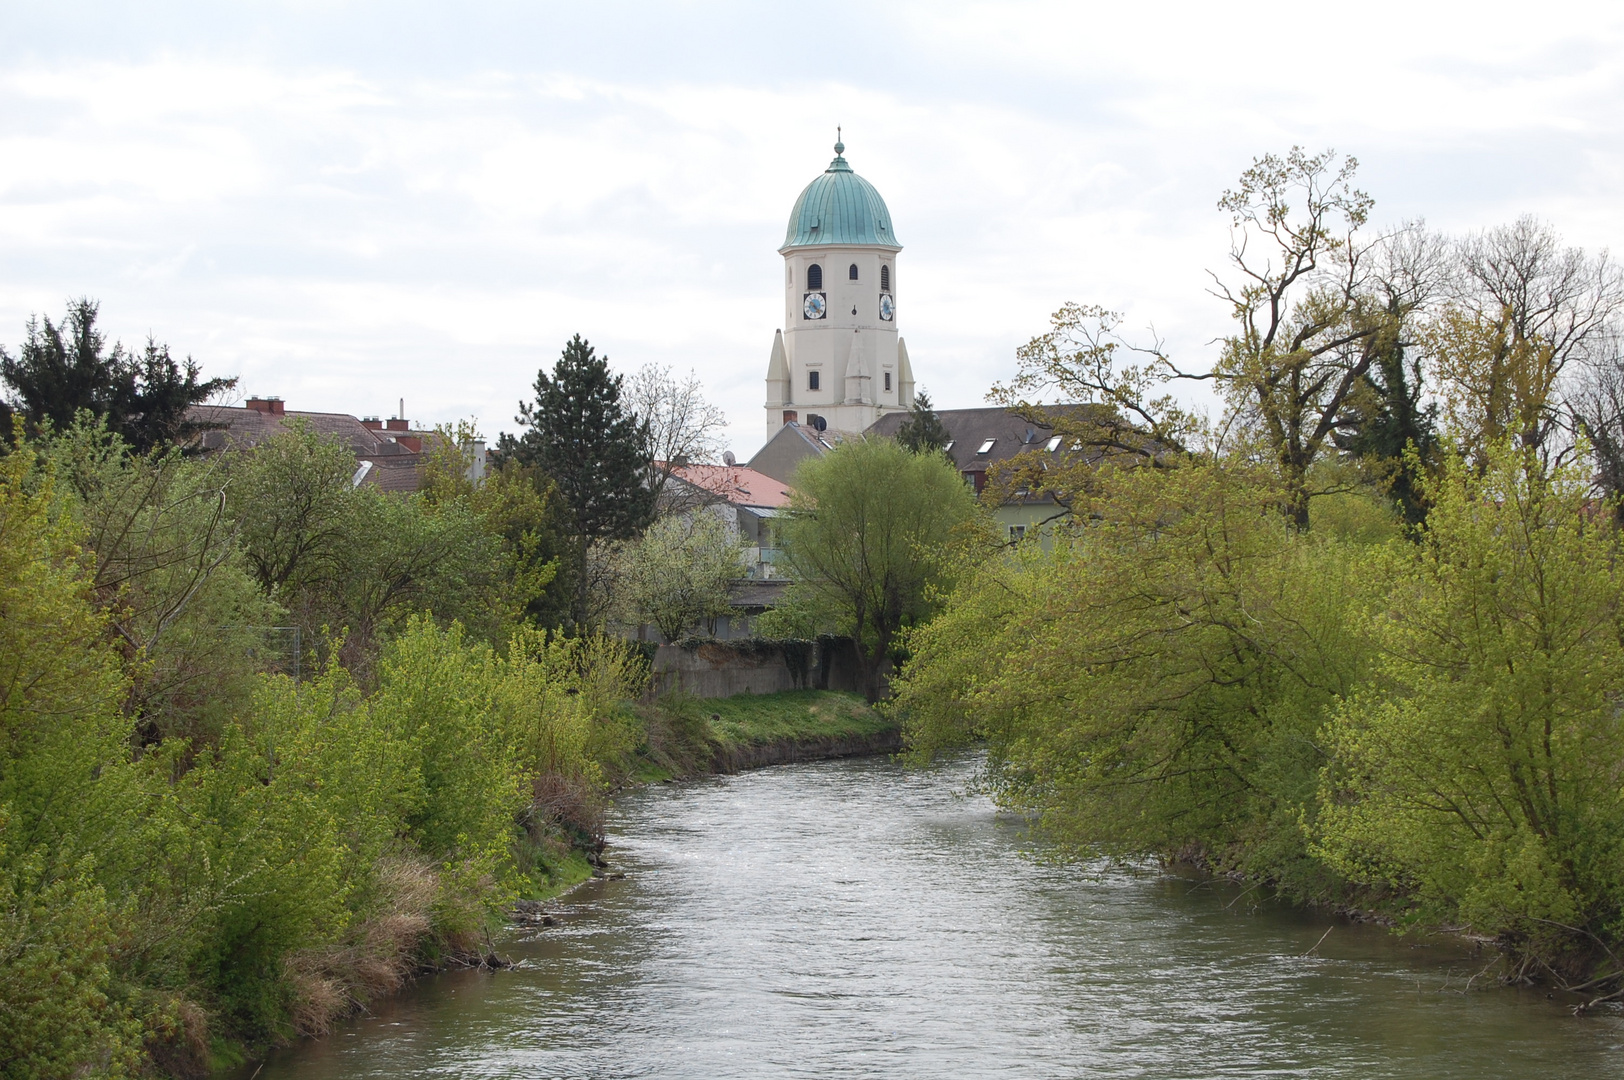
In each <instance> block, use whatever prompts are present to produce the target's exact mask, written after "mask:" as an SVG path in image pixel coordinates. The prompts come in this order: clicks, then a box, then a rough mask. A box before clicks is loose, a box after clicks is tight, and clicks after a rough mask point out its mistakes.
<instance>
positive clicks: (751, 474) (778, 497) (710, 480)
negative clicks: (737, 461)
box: [667, 465, 789, 508]
mask: <svg viewBox="0 0 1624 1080" xmlns="http://www.w3.org/2000/svg"><path fill="white" fill-rule="evenodd" d="M667 471H669V472H670V473H671V475H672V476H675V477H676V478H677V479H679V480H685V481H687V482H688V483H690V484H692V485H693V486H694V487H696V488H699V489H701V490H703V491H708V492H710V493H711V494H712V495H718V496H721V497H722V498H724V499H726V500H727V501H728V502H730V503H734V504H735V505H738V506H765V507H769V508H774V507H779V506H783V505H784V504H785V503H787V502H789V488H788V485H786V484H781V483H779V482H778V481H777V480H774V479H773V478H772V477H770V476H768V475H767V474H766V473H759V472H756V470H754V469H747V468H745V467H744V466H743V465H672V466H669V467H668V469H667Z"/></svg>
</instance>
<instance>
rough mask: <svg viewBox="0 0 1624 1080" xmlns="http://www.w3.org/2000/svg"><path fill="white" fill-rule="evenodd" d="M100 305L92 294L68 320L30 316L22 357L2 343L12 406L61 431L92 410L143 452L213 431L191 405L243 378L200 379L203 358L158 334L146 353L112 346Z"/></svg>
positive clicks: (2, 368) (0, 363) (2, 369)
mask: <svg viewBox="0 0 1624 1080" xmlns="http://www.w3.org/2000/svg"><path fill="white" fill-rule="evenodd" d="M98 311H99V305H98V304H97V303H96V301H94V300H91V299H89V298H81V299H79V300H74V301H71V302H70V303H69V304H68V311H67V315H66V316H65V317H64V318H63V320H62V322H61V323H52V322H51V320H50V319H49V318H45V319H29V320H28V338H27V340H25V341H24V342H23V344H22V347H21V348H20V349H18V350H17V355H16V356H11V355H10V354H8V353H7V352H6V351H5V349H3V348H0V378H3V379H4V381H5V382H6V384H7V385H8V386H10V387H11V390H12V394H13V397H12V401H11V403H10V405H11V407H13V408H15V409H16V410H17V411H19V412H21V413H22V414H23V416H24V417H26V418H27V420H28V421H29V423H30V424H32V425H34V426H36V427H37V426H39V425H40V424H42V423H44V422H46V421H49V422H50V424H51V425H52V426H53V427H55V428H56V429H58V430H61V429H63V428H66V427H67V426H68V425H69V424H71V423H73V418H74V416H75V415H77V414H78V413H79V412H80V411H81V410H89V411H90V412H92V413H95V414H96V415H97V416H99V417H103V418H105V419H106V421H107V427H108V430H109V431H112V432H114V433H115V434H117V435H119V436H120V437H122V438H123V439H124V441H125V442H126V443H128V444H129V445H130V446H131V447H132V448H133V449H135V450H136V451H138V452H142V453H144V452H146V451H148V450H151V449H152V448H153V447H156V446H161V445H164V444H166V443H172V442H180V441H184V440H186V439H187V438H189V437H190V436H192V435H194V434H196V433H197V432H199V431H204V430H207V429H208V428H209V427H210V426H211V425H208V424H200V423H197V422H195V421H191V420H188V419H187V416H186V410H187V409H189V408H191V407H192V406H193V405H197V404H200V403H202V402H204V401H207V400H208V399H209V398H210V397H213V396H214V395H215V394H216V393H218V392H219V391H222V390H229V389H231V388H232V387H233V386H235V385H237V380H236V379H206V380H205V379H199V375H200V374H201V369H200V368H199V367H198V364H197V362H196V361H195V360H193V359H192V358H191V357H187V358H186V361H185V363H184V364H182V363H179V362H177V361H176V360H175V359H174V358H173V357H171V356H170V355H169V346H167V345H163V344H160V343H158V342H156V341H153V340H152V339H150V338H149V339H148V340H147V345H146V348H145V349H144V350H143V351H142V352H141V353H139V354H137V353H133V352H128V351H126V350H125V348H124V346H123V345H122V344H119V343H118V342H114V343H113V347H112V348H111V349H108V348H107V337H106V335H104V334H103V333H102V332H101V331H100V330H98V329H96V316H97V313H98ZM8 411H9V410H8Z"/></svg>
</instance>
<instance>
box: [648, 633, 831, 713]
mask: <svg viewBox="0 0 1624 1080" xmlns="http://www.w3.org/2000/svg"><path fill="white" fill-rule="evenodd" d="M791 651H796V652H797V653H798V657H792V656H791V655H789V653H790V652H791ZM803 662H804V664H805V667H804V669H803V670H797V667H798V665H799V664H800V663H803ZM802 689H812V690H848V691H851V692H854V693H861V692H862V669H861V668H860V667H859V666H858V663H857V647H856V645H855V644H854V643H853V642H852V641H851V639H850V638H820V639H819V640H818V641H817V642H815V643H812V642H808V643H804V644H802V643H797V646H792V647H790V648H788V649H787V648H786V646H785V645H783V644H780V643H778V642H768V641H759V640H749V641H706V642H702V643H700V644H699V645H698V646H697V647H693V648H685V647H683V646H681V645H661V646H659V647H658V648H657V649H655V651H654V667H653V679H652V680H651V681H650V686H649V692H650V693H651V694H661V693H664V692H665V691H667V690H682V691H683V692H684V693H688V694H692V695H693V696H694V697H698V698H722V697H732V696H733V695H734V694H776V693H778V692H779V691H780V690H802Z"/></svg>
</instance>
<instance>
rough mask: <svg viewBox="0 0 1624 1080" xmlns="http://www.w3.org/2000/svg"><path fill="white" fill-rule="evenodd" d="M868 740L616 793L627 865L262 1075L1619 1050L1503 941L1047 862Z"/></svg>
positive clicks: (981, 1070)
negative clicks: (496, 962)
mask: <svg viewBox="0 0 1624 1080" xmlns="http://www.w3.org/2000/svg"><path fill="white" fill-rule="evenodd" d="M972 772H973V763H971V762H968V761H963V762H958V763H951V764H948V765H945V766H942V767H940V768H937V769H934V770H930V771H924V772H912V771H908V770H905V769H902V768H900V767H898V766H896V765H893V764H891V763H890V762H887V761H884V760H879V759H870V760H858V761H843V762H823V763H818V764H810V765H795V766H785V767H780V768H774V769H764V770H761V771H759V772H754V773H747V774H743V775H739V776H731V777H719V778H713V779H708V780H703V781H697V782H693V783H685V784H671V785H661V786H657V787H655V788H652V789H649V790H646V791H639V792H635V793H633V794H631V795H629V796H625V797H623V798H622V799H621V800H620V803H619V806H618V808H617V811H616V813H615V815H614V820H613V823H612V828H611V836H610V843H611V847H610V851H609V857H610V860H611V862H612V863H613V867H612V868H613V869H615V870H617V871H624V872H625V873H626V875H627V876H626V878H625V880H623V881H598V882H593V883H590V884H589V885H587V886H585V887H583V888H582V889H580V890H578V891H577V892H575V893H574V894H572V895H571V896H570V897H569V898H568V899H567V900H566V901H563V902H561V903H560V905H559V907H560V909H561V911H562V912H563V918H562V919H561V922H560V925H559V926H557V927H554V928H551V929H547V930H542V931H539V932H538V933H536V934H534V935H533V936H526V937H520V938H516V939H514V940H512V941H510V942H508V943H506V944H505V945H503V946H502V948H503V951H504V952H505V953H507V954H508V955H511V956H514V957H516V958H522V959H523V960H524V965H523V966H522V967H521V968H520V969H518V970H514V971H506V972H498V973H495V974H487V973H478V972H462V973H455V974H450V975H445V976H439V977H435V978H432V979H428V980H425V981H424V982H423V983H422V984H421V985H420V986H419V987H418V988H416V989H415V990H413V991H411V992H410V993H408V994H406V995H404V996H402V997H401V998H399V999H397V1000H394V1001H391V1002H388V1003H386V1004H384V1005H383V1006H381V1007H379V1008H378V1009H377V1010H376V1015H375V1016H373V1017H370V1018H367V1019H364V1020H360V1021H356V1022H354V1023H352V1024H349V1025H346V1026H343V1027H341V1028H340V1029H338V1030H337V1031H335V1032H334V1034H333V1035H332V1036H330V1037H328V1038H326V1039H322V1040H318V1041H315V1042H311V1043H306V1044H304V1045H302V1046H299V1047H296V1048H294V1049H292V1050H289V1051H285V1052H283V1053H281V1054H279V1055H278V1056H276V1057H275V1058H273V1059H272V1060H271V1061H270V1062H268V1063H267V1064H266V1065H265V1067H264V1069H263V1071H262V1072H261V1073H260V1077H261V1078H262V1080H283V1078H291V1077H299V1078H302V1080H305V1078H308V1080H328V1078H332V1080H338V1078H358V1077H380V1078H381V1077H388V1078H390V1080H404V1078H410V1077H526V1078H531V1077H534V1078H543V1077H634V1076H639V1077H640V1076H648V1077H703V1078H719V1077H996V1076H1020V1077H1114V1076H1124V1077H1128V1076H1131V1077H1148V1078H1164V1077H1229V1076H1237V1077H1238V1076H1246V1077H1251V1076H1269V1077H1275V1076H1281V1077H1287V1076H1289V1077H1362V1078H1374V1077H1415V1078H1443V1077H1473V1078H1484V1077H1519V1078H1521V1077H1542V1078H1543V1077H1574V1078H1581V1077H1583V1078H1595V1080H1602V1078H1609V1077H1619V1078H1624V1021H1621V1020H1620V1019H1619V1018H1618V1017H1617V1016H1616V1015H1605V1016H1600V1017H1596V1016H1591V1017H1585V1018H1574V1017H1572V1016H1571V1015H1569V1013H1568V1012H1567V1009H1566V1007H1565V1003H1563V1002H1558V1001H1554V1000H1547V999H1546V998H1545V996H1544V995H1543V994H1542V993H1531V992H1518V991H1509V990H1503V989H1498V988H1495V989H1489V990H1487V991H1484V990H1473V991H1471V992H1469V993H1467V992H1463V990H1464V984H1465V983H1466V981H1467V979H1468V978H1469V977H1470V976H1472V975H1473V974H1474V973H1476V972H1477V971H1478V970H1480V969H1481V968H1482V966H1483V964H1484V962H1485V961H1486V960H1487V957H1478V956H1476V955H1474V954H1473V953H1472V952H1471V951H1469V950H1468V949H1466V948H1463V947H1461V946H1460V945H1459V944H1458V943H1456V942H1452V941H1434V942H1432V943H1430V944H1425V945H1417V944H1415V943H1413V942H1407V941H1404V940H1400V939H1395V938H1393V937H1392V936H1390V935H1389V934H1387V933H1386V932H1385V931H1383V930H1380V929H1377V928H1372V927H1361V926H1353V925H1349V924H1345V923H1338V924H1336V925H1335V928H1334V929H1332V930H1331V933H1330V934H1329V936H1327V937H1325V939H1324V941H1323V943H1321V944H1320V945H1319V947H1318V949H1317V950H1315V951H1313V952H1312V955H1311V956H1309V957H1306V958H1305V957H1304V956H1303V954H1304V953H1308V952H1310V951H1311V950H1312V949H1313V946H1314V945H1315V942H1316V941H1318V940H1319V939H1320V937H1321V935H1323V934H1324V933H1325V930H1326V928H1327V927H1328V926H1331V925H1332V923H1331V921H1328V920H1327V919H1326V918H1325V917H1323V916H1318V917H1316V916H1312V915H1306V914H1301V913H1297V912H1292V911H1286V910H1279V909H1274V908H1264V909H1261V910H1259V909H1250V908H1249V907H1248V904H1249V901H1250V899H1251V898H1250V897H1248V896H1246V895H1243V894H1242V893H1241V892H1240V891H1239V890H1234V889H1225V888H1221V887H1213V886H1210V885H1203V884H1201V883H1199V882H1196V881H1191V880H1185V879H1181V878H1175V877H1169V876H1162V875H1151V874H1146V875H1141V876H1136V875H1132V874H1124V873H1120V872H1109V873H1100V872H1098V871H1097V869H1095V870H1091V869H1090V868H1087V867H1078V866H1051V865H1045V864H1043V863H1041V862H1037V861H1034V860H1033V859H1032V858H1030V857H1029V856H1028V855H1025V854H1023V853H1022V852H1023V839H1022V835H1021V832H1020V829H1019V828H1018V826H1017V824H1016V823H1015V822H1012V821H1009V820H1008V819H1005V818H1001V817H999V816H997V815H995V814H994V812H993V810H992V807H991V805H990V804H989V803H988V802H987V801H986V800H984V799H982V798H980V797H966V796H964V795H962V792H963V791H964V789H965V786H966V784H967V782H968V781H969V779H970V777H971V775H972Z"/></svg>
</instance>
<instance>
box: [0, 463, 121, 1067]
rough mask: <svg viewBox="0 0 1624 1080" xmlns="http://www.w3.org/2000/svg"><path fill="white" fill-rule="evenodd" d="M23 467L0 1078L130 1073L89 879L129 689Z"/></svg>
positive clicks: (4, 546)
mask: <svg viewBox="0 0 1624 1080" xmlns="http://www.w3.org/2000/svg"><path fill="white" fill-rule="evenodd" d="M31 457H32V455H30V454H27V453H22V452H13V453H11V454H8V455H6V456H5V457H3V458H0V1062H4V1063H5V1064H4V1065H0V1071H3V1072H4V1074H5V1075H7V1076H20V1077H23V1076H25V1077H52V1078H55V1077H62V1078H67V1077H71V1076H78V1075H86V1074H87V1073H89V1072H90V1070H93V1069H97V1068H102V1069H105V1070H106V1072H107V1073H108V1074H109V1075H119V1074H121V1073H123V1074H126V1075H128V1074H129V1073H130V1072H133V1071H134V1069H133V1066H134V1065H135V1063H136V1058H137V1054H138V1052H139V1047H140V1043H141V1036H142V1034H143V1031H142V1025H141V1024H140V1023H139V1022H137V1020H136V1018H135V1017H134V1016H132V1014H131V1011H130V1010H129V1009H128V1008H127V1006H126V1003H125V1002H122V1001H120V1000H118V997H117V995H115V994H114V993H113V990H114V980H115V975H114V972H113V968H112V961H113V956H114V953H115V950H116V949H117V947H118V946H119V943H120V938H121V937H122V936H123V935H124V934H125V933H126V931H127V928H128V924H127V922H126V920H125V918H124V914H125V913H124V912H123V911H122V910H121V909H120V906H119V903H118V901H117V900H113V899H110V898H109V897H108V895H107V892H106V890H105V889H104V888H103V886H102V883H101V882H100V881H99V880H98V879H97V874H96V868H97V863H98V862H99V861H101V860H104V859H105V860H106V861H108V862H114V863H116V862H117V861H118V860H119V853H120V849H121V848H128V847H129V846H130V845H129V843H128V839H126V841H125V842H124V843H117V842H114V843H108V842H105V841H106V839H107V837H106V832H107V830H108V829H109V828H114V829H116V828H119V827H120V826H121V825H122V824H123V823H124V822H127V821H128V820H129V819H130V817H131V816H132V814H133V813H135V812H136V811H137V808H138V806H139V805H140V801H139V799H129V800H127V801H126V800H124V799H122V798H120V797H119V796H120V795H121V794H122V793H124V792H125V790H126V788H125V783H124V782H125V781H126V780H127V778H128V770H127V769H123V768H121V764H122V763H123V762H124V761H125V760H126V758H127V754H128V742H127V740H128V736H129V733H130V724H129V722H128V721H127V719H126V718H125V717H123V716H121V715H120V714H119V711H118V705H119V703H120V701H121V700H122V699H123V696H124V694H125V692H126V690H127V687H128V680H127V676H126V673H125V671H124V665H123V664H122V663H121V660H120V657H119V655H118V653H117V651H116V650H115V649H114V648H113V647H112V644H111V642H110V640H109V636H108V633H107V621H108V620H107V616H106V614H105V613H104V612H102V611H100V610H98V609H97V608H96V606H95V605H94V604H92V603H91V597H92V595H93V594H92V576H93V572H94V571H93V564H92V560H91V559H90V557H89V556H88V555H87V553H86V552H85V551H84V549H83V547H82V543H83V529H82V527H81V526H80V525H79V524H78V523H77V522H76V521H74V520H73V518H72V517H71V516H70V515H65V514H63V513H61V512H60V504H59V503H58V500H57V498H56V492H55V491H54V490H53V484H54V481H53V478H52V477H50V476H49V475H47V476H45V477H43V478H39V477H31V476H30V467H31V465H32V461H31V460H30V459H31Z"/></svg>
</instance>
